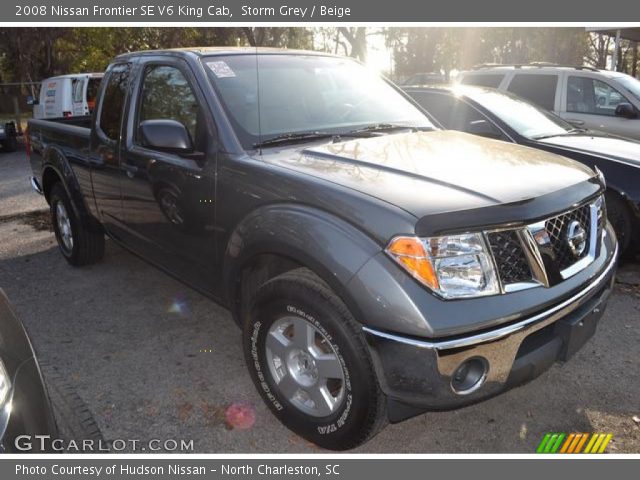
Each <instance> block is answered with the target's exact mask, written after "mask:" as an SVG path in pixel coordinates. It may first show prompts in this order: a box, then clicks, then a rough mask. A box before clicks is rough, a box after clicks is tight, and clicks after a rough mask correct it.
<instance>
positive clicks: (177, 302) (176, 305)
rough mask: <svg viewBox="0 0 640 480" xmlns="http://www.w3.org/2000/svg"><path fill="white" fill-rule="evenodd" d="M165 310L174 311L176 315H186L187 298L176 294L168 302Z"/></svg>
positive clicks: (187, 308)
mask: <svg viewBox="0 0 640 480" xmlns="http://www.w3.org/2000/svg"><path fill="white" fill-rule="evenodd" d="M167 312H168V313H175V314H176V315H179V316H181V317H188V316H189V305H188V303H187V299H186V298H185V297H184V296H181V295H178V296H176V297H175V298H174V299H173V300H172V301H171V303H170V304H169V308H168V309H167Z"/></svg>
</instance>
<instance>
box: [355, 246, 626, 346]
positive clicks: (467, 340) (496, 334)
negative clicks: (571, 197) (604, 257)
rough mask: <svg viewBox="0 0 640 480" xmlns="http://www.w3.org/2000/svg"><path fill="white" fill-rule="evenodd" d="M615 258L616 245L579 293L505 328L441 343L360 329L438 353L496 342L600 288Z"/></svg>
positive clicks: (616, 252)
mask: <svg viewBox="0 0 640 480" xmlns="http://www.w3.org/2000/svg"><path fill="white" fill-rule="evenodd" d="M617 256H618V245H617V244H616V247H615V250H614V252H613V255H612V256H611V260H610V261H609V264H608V265H607V266H606V267H605V269H604V270H603V271H602V272H601V273H600V274H599V275H598V277H597V278H596V279H595V280H594V281H593V282H591V283H590V284H589V285H588V286H587V287H585V288H584V289H583V290H581V291H580V292H578V293H576V294H575V295H573V296H572V297H570V298H568V299H566V300H564V301H563V302H561V303H559V304H558V305H555V306H553V307H551V308H550V309H548V310H545V311H544V312H541V313H538V314H537V315H534V316H532V317H529V318H527V319H525V320H522V321H520V322H517V323H514V324H511V325H507V326H506V327H502V328H497V329H495V330H491V331H488V332H484V333H479V334H477V335H471V336H468V337H464V338H457V339H454V340H442V341H426V340H416V339H413V338H407V337H401V336H398V335H393V334H391V333H386V332H381V331H378V330H374V329H372V328H369V327H362V330H363V331H365V332H367V333H370V334H371V335H375V336H378V337H381V338H385V339H387V340H393V341H396V342H400V343H404V344H407V345H411V346H414V347H419V348H428V349H432V350H438V351H440V350H451V349H455V348H461V347H469V346H472V345H477V344H482V343H486V342H491V341H494V340H498V339H500V338H503V337H507V336H509V335H512V334H514V333H516V332H519V331H520V330H523V329H525V328H527V327H528V326H530V325H531V324H533V323H535V322H539V321H541V320H544V319H545V318H547V317H549V316H551V315H553V314H554V313H557V312H558V311H560V310H562V309H564V308H566V307H567V306H569V305H571V304H572V303H575V302H577V301H579V300H580V299H582V298H583V297H585V296H586V295H587V294H589V293H590V292H591V291H593V290H595V289H596V288H597V287H599V286H600V284H601V282H602V280H604V278H605V277H607V275H609V273H610V272H611V270H613V268H614V267H615V265H616V258H617Z"/></svg>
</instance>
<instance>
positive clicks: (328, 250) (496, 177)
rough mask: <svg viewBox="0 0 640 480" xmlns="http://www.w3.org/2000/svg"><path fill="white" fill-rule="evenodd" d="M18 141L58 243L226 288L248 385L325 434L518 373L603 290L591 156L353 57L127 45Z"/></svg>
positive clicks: (579, 336)
mask: <svg viewBox="0 0 640 480" xmlns="http://www.w3.org/2000/svg"><path fill="white" fill-rule="evenodd" d="M28 137H29V138H28V140H29V146H28V148H29V150H30V161H31V166H32V169H33V178H32V184H33V186H34V188H36V189H37V190H38V191H39V192H41V193H43V194H44V195H45V197H46V199H47V201H48V203H49V205H50V208H51V216H52V221H53V226H54V230H55V236H56V239H57V241H58V245H59V248H60V252H61V253H62V255H63V256H64V257H65V258H66V259H67V261H68V262H69V263H70V264H71V265H74V266H81V265H86V264H90V263H93V262H96V261H98V260H100V259H101V258H102V255H103V251H104V237H105V234H106V235H108V236H109V237H110V238H112V239H113V240H114V241H115V242H117V243H118V244H120V245H123V246H124V247H125V248H127V249H130V250H131V251H133V252H135V253H137V254H138V255H140V256H141V257H143V258H145V259H146V260H148V261H149V262H151V263H153V264H155V265H157V266H158V267H160V268H161V269H163V270H165V271H166V272H169V273H170V274H172V275H173V276H175V277H178V278H179V279H181V280H182V281H183V282H185V283H187V284H189V285H191V286H192V287H193V288H195V289H197V290H198V291H200V292H202V293H204V294H205V295H208V296H209V297H210V298H213V299H214V300H216V301H218V302H220V303H221V304H223V305H225V306H226V307H227V308H229V310H230V311H231V312H232V314H233V318H234V319H235V321H236V322H237V323H238V325H239V326H240V328H241V329H242V332H243V346H244V352H245V357H246V361H247V366H248V369H249V372H250V374H251V376H252V378H253V380H254V382H255V384H256V387H257V389H258V391H259V392H260V395H262V397H263V399H264V401H265V402H266V404H267V405H268V406H269V407H270V408H271V410H272V411H273V413H274V415H276V417H278V418H279V419H280V420H281V421H282V422H283V423H284V424H285V425H286V426H287V427H289V428H290V429H291V430H293V431H294V432H296V433H298V434H299V435H301V436H303V437H304V438H306V439H309V440H310V441H312V442H315V443H316V444H318V445H320V446H322V447H325V448H329V449H335V450H340V449H349V448H353V447H356V446H357V445H359V444H362V443H363V442H366V441H367V440H368V439H370V438H371V437H372V436H373V435H375V434H376V432H378V431H379V430H380V429H381V428H382V427H383V426H384V425H385V424H386V423H387V422H389V421H390V422H399V421H402V420H404V419H406V418H409V417H411V416H414V415H417V414H419V413H421V412H424V411H427V410H439V409H452V408H456V407H461V406H464V405H468V404H471V403H475V402H478V401H480V400H482V399H485V398H489V397H491V396H494V395H496V394H498V393H500V392H503V391H505V390H507V389H509V388H511V387H513V386H516V385H519V384H522V383H524V382H527V381H529V380H531V379H532V378H534V377H536V376H537V375H539V374H540V373H541V372H543V371H544V370H546V369H547V368H549V367H550V366H551V365H552V364H553V363H554V362H556V361H565V360H567V359H568V358H569V357H571V356H572V355H573V354H574V353H575V352H576V351H577V350H578V349H580V348H581V347H582V346H583V345H584V343H585V342H586V341H587V340H588V339H589V338H590V337H591V336H592V335H593V334H594V332H595V330H596V326H597V323H598V321H599V319H600V317H601V316H602V313H603V310H604V308H605V305H606V302H607V299H608V297H609V294H610V292H611V287H612V282H613V277H614V271H615V267H616V256H617V255H616V252H617V241H616V237H615V233H614V231H613V229H612V228H611V226H610V224H609V223H608V221H607V217H606V207H605V202H604V200H603V193H604V191H605V183H604V179H603V177H602V175H601V174H599V172H596V171H594V170H592V169H590V168H588V167H586V166H584V165H582V164H579V163H577V162H574V161H571V160H568V159H565V158H563V157H561V156H557V155H554V154H551V153H548V152H543V151H540V150H534V149H530V148H524V147H521V146H518V145H513V144H508V143H505V142H500V141H495V140H491V139H484V138H481V137H477V136H474V135H469V134H466V133H462V132H453V131H443V130H441V129H440V127H439V125H437V124H436V122H435V120H432V119H430V118H429V117H428V116H427V115H426V114H425V113H424V112H423V111H422V110H420V109H419V108H418V107H417V106H416V105H415V104H414V103H413V101H412V100H411V99H409V97H407V96H406V95H405V94H404V93H402V92H401V91H400V90H398V89H397V88H396V87H395V86H393V85H392V84H390V83H388V82H386V81H385V80H383V79H382V78H380V77H378V76H377V75H374V74H373V73H371V71H370V70H368V69H367V68H365V67H363V66H361V65H360V64H358V63H356V62H354V61H352V60H350V59H346V58H341V57H337V56H332V55H327V54H319V53H312V52H301V51H293V50H275V49H274V50H272V49H255V48H246V49H243V48H240V49H232V48H231V49H230V48H203V49H198V48H191V49H185V50H170V51H151V52H139V53H129V54H125V55H121V56H119V57H117V58H116V59H115V60H114V61H113V62H112V64H111V65H110V66H109V68H108V69H107V72H106V74H105V77H104V79H103V81H102V85H101V87H100V92H99V94H98V100H97V107H96V112H95V114H94V116H93V117H92V118H89V117H81V118H70V119H58V120H32V121H30V122H29V134H28Z"/></svg>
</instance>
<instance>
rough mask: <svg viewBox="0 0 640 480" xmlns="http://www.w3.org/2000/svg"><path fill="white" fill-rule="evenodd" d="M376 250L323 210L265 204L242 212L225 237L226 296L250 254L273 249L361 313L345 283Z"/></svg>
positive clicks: (373, 244)
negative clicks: (226, 240)
mask: <svg viewBox="0 0 640 480" xmlns="http://www.w3.org/2000/svg"><path fill="white" fill-rule="evenodd" d="M381 249H382V248H381V247H380V245H378V244H377V243H376V242H375V241H374V240H373V239H372V238H371V237H369V236H367V235H366V234H365V233H364V232H362V231H361V230H359V229H357V228H356V227H354V226H353V225H351V224H349V223H348V222H346V221H344V220H342V219H340V218H337V217H336V216H334V215H332V214H330V213H328V212H325V211H322V210H319V209H315V208H312V207H308V206H304V205H293V204H275V205H269V206H264V207H261V208H258V209H257V210H255V211H253V212H252V213H250V214H249V215H247V216H246V217H245V218H244V219H243V220H242V221H241V222H240V223H239V224H238V225H237V227H236V228H235V230H234V231H233V233H232V234H231V235H230V237H229V241H228V243H227V248H226V253H225V259H224V267H223V272H224V273H223V275H224V284H225V285H226V288H227V298H228V299H229V300H231V301H230V303H232V300H233V299H234V298H236V293H237V288H238V285H237V283H238V282H237V279H238V278H240V273H241V272H242V270H243V269H244V267H245V266H246V265H248V264H250V263H251V260H252V259H253V258H255V257H256V256H258V255H262V254H275V255H279V256H282V257H286V258H289V259H291V260H293V261H295V262H297V263H299V264H301V265H303V266H305V267H308V268H310V269H311V270H313V271H314V272H315V273H316V274H317V275H318V276H320V277H321V278H322V279H323V280H324V281H325V282H327V284H329V286H330V287H331V288H332V289H333V290H334V291H335V292H336V293H337V294H338V295H339V296H340V297H341V298H342V300H343V301H344V302H345V304H346V305H347V307H349V309H350V310H351V312H352V314H353V315H354V316H355V317H356V318H360V313H361V312H360V310H359V308H358V305H357V302H356V301H355V300H354V299H353V298H351V296H350V295H349V294H348V291H347V289H346V286H347V284H348V283H349V280H351V278H352V277H353V276H354V275H355V274H356V273H357V272H358V270H359V269H360V268H361V267H362V266H363V265H364V264H365V263H366V262H367V261H368V260H369V259H370V258H371V257H372V256H373V255H375V254H376V253H378V252H380V251H381Z"/></svg>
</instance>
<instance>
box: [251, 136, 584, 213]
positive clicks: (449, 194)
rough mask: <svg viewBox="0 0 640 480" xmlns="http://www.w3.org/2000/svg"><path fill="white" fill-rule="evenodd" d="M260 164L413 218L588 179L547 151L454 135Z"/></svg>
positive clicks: (318, 149)
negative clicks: (374, 200) (334, 186)
mask: <svg viewBox="0 0 640 480" xmlns="http://www.w3.org/2000/svg"><path fill="white" fill-rule="evenodd" d="M263 160H265V161H267V162H272V163H276V164H279V165H282V166H285V167H287V168H291V169H294V170H297V171H300V172H304V173H307V174H311V175H314V176H317V177H321V178H323V179H326V180H328V181H331V182H334V183H338V184H341V185H343V186H346V187H349V188H352V189H355V190H358V191H360V192H363V193H366V194H368V195H371V196H373V197H376V198H379V199H382V200H384V201H386V202H389V203H391V204H394V205H396V206H398V207H400V208H402V209H404V210H406V211H408V212H410V213H411V214H413V215H414V216H416V217H418V218H421V217H424V216H427V215H434V214H442V213H445V212H453V211H462V210H471V209H479V208H484V207H490V206H494V205H504V204H513V203H518V202H523V201H526V200H529V199H534V198H537V197H542V196H547V195H548V194H552V193H554V192H558V191H560V190H562V189H565V188H568V187H571V186H573V185H576V184H579V183H583V182H586V181H589V180H590V179H592V178H593V177H594V172H593V171H592V170H590V169H589V168H587V167H585V166H583V165H582V164H579V163H577V162H574V161H572V160H568V159H566V158H564V157H561V156H558V155H555V154H551V153H548V152H544V151H541V150H537V149H533V148H528V147H522V146H519V145H514V144H510V143H506V142H501V141H497V140H490V139H485V138H481V137H477V136H474V135H469V134H466V133H461V132H454V131H433V132H416V133H402V134H396V135H384V136H380V137H373V138H363V139H357V140H350V141H346V142H338V143H330V144H324V145H319V146H313V147H307V148H304V149H298V150H296V151H295V153H293V152H292V150H291V149H287V150H281V151H277V152H274V151H271V152H270V153H266V154H265V155H264V156H263ZM567 205H568V204H567Z"/></svg>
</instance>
